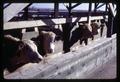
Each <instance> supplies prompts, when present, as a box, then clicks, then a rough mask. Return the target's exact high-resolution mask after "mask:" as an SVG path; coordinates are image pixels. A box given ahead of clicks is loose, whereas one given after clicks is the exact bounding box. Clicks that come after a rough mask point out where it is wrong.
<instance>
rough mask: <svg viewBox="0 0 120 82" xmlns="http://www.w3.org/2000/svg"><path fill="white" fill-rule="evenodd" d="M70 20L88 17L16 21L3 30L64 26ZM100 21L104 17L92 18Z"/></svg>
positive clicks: (7, 24) (9, 23) (5, 26)
mask: <svg viewBox="0 0 120 82" xmlns="http://www.w3.org/2000/svg"><path fill="white" fill-rule="evenodd" d="M70 19H71V20H72V22H82V21H87V17H73V18H56V19H55V18H54V19H41V20H32V21H16V22H7V23H4V28H3V30H9V29H20V28H30V27H37V26H47V25H48V26H49V25H56V24H64V23H67V22H70V21H69V20H70ZM100 19H103V16H92V17H91V19H90V20H100Z"/></svg>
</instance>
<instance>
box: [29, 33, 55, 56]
mask: <svg viewBox="0 0 120 82" xmlns="http://www.w3.org/2000/svg"><path fill="white" fill-rule="evenodd" d="M55 36H56V34H55V33H53V32H52V31H39V35H38V36H37V37H35V38H32V39H31V40H33V41H34V42H35V43H36V45H37V47H38V52H39V53H40V54H41V55H42V56H47V54H49V53H53V52H54V48H55V45H54V41H55Z"/></svg>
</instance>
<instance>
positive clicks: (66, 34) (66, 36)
mask: <svg viewBox="0 0 120 82" xmlns="http://www.w3.org/2000/svg"><path fill="white" fill-rule="evenodd" d="M68 13H69V14H68V18H67V19H66V24H63V26H62V27H63V50H64V53H67V52H69V51H70V46H69V45H70V40H69V39H70V31H71V29H72V28H73V27H72V17H71V2H70V3H69V7H68Z"/></svg>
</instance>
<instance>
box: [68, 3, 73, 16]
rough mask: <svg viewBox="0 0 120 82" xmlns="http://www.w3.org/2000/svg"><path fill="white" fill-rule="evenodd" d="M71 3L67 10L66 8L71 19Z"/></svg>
mask: <svg viewBox="0 0 120 82" xmlns="http://www.w3.org/2000/svg"><path fill="white" fill-rule="evenodd" d="M71 5H72V4H71V3H69V8H68V13H69V17H71Z"/></svg>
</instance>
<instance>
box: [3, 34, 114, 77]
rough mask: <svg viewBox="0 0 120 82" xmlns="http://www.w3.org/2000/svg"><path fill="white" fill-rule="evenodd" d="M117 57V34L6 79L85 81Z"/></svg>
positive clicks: (10, 75) (15, 73)
mask: <svg viewBox="0 0 120 82" xmlns="http://www.w3.org/2000/svg"><path fill="white" fill-rule="evenodd" d="M114 57H116V34H114V35H113V36H112V37H111V38H101V39H99V40H97V41H94V42H93V43H92V44H89V45H88V46H85V47H81V48H80V49H78V50H77V51H73V52H69V53H66V54H62V55H58V56H56V57H52V56H51V57H49V58H48V59H46V60H47V63H45V62H41V63H39V64H35V65H33V66H32V67H30V66H29V67H28V68H24V69H22V68H21V69H22V70H20V69H19V70H18V71H16V72H14V73H12V74H8V75H6V76H5V78H6V79H71V78H72V79H77V78H79V79H85V78H86V76H87V75H89V74H90V73H92V72H94V71H95V70H96V69H97V68H99V67H101V66H103V65H105V63H106V62H108V61H109V60H111V59H112V58H114Z"/></svg>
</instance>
